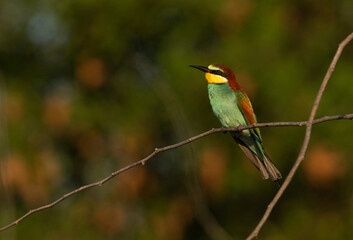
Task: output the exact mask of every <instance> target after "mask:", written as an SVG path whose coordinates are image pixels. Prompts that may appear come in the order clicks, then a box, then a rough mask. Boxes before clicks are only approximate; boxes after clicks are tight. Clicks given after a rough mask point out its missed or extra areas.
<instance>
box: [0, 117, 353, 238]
mask: <svg viewBox="0 0 353 240" xmlns="http://www.w3.org/2000/svg"><path fill="white" fill-rule="evenodd" d="M340 119H348V120H351V119H353V113H351V114H345V115H335V116H326V117H322V118H319V119H316V120H314V121H312V124H318V123H322V122H327V121H333V120H340ZM307 124H308V122H306V121H302V122H271V123H257V124H253V125H249V126H242V127H238V128H213V129H211V130H209V131H206V132H203V133H201V134H199V135H196V136H194V137H191V138H189V139H186V140H184V141H181V142H179V143H175V144H172V145H169V146H165V147H162V148H155V150H154V151H153V152H152V153H151V154H149V155H148V156H147V157H145V158H143V159H141V160H140V161H137V162H135V163H132V164H130V165H127V166H125V167H123V168H121V169H119V170H117V171H115V172H113V173H111V174H110V175H109V176H107V177H105V178H104V179H102V180H100V181H97V182H94V183H91V184H87V185H84V186H82V187H80V188H77V189H75V190H73V191H71V192H69V193H67V194H65V195H63V196H61V197H60V198H58V199H57V200H55V201H54V202H51V203H49V204H47V205H44V206H41V207H38V208H36V209H32V210H30V211H29V212H27V213H26V214H25V215H23V216H22V217H20V218H18V219H17V220H15V221H14V222H12V223H10V224H8V225H6V226H4V227H2V228H0V232H1V231H4V230H6V229H8V228H11V227H13V226H15V225H17V224H18V223H19V222H21V221H22V220H24V219H25V218H27V217H28V216H30V215H32V214H34V213H36V212H40V211H43V210H45V209H48V208H51V207H54V206H55V205H57V204H58V203H60V202H61V201H63V200H65V199H67V198H69V197H71V196H73V195H75V194H77V193H79V192H82V191H83V190H87V189H90V188H93V187H99V186H101V185H103V184H104V183H106V182H108V181H109V180H111V179H112V178H114V177H115V176H117V175H119V174H121V173H123V172H126V171H127V170H129V169H131V168H134V167H136V166H138V165H144V164H145V163H146V162H147V161H148V160H150V159H151V158H153V157H154V156H155V155H157V154H159V153H161V152H165V151H168V150H171V149H174V148H178V147H181V146H183V145H186V144H189V143H191V142H194V141H196V140H198V139H200V138H203V137H206V136H208V135H211V134H213V133H219V132H225V131H243V130H245V129H251V128H262V127H284V126H298V127H302V126H306V125H307Z"/></svg>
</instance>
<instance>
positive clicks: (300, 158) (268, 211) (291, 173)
mask: <svg viewBox="0 0 353 240" xmlns="http://www.w3.org/2000/svg"><path fill="white" fill-rule="evenodd" d="M352 39H353V32H352V33H351V34H349V35H348V36H347V37H346V38H345V39H344V40H343V41H342V42H341V43H340V44H339V45H338V49H337V51H336V54H335V56H334V57H333V59H332V62H331V64H330V67H329V68H328V70H327V72H326V75H325V77H324V79H323V81H322V83H321V86H320V89H319V91H318V93H317V95H316V98H315V101H314V104H313V107H312V109H311V112H310V115H309V120H308V121H307V123H306V131H305V137H304V141H303V144H302V147H301V149H300V152H299V155H298V158H297V160H296V161H295V163H294V165H293V167H292V169H291V170H290V171H289V173H288V176H287V177H286V179H285V181H284V182H283V184H282V186H281V188H280V189H279V190H278V192H277V193H276V195H275V196H274V198H273V200H272V201H271V202H270V204H269V205H268V206H267V209H266V211H265V213H264V215H263V217H262V218H261V220H260V221H259V223H258V224H257V226H256V227H255V229H254V230H253V232H252V233H251V234H250V235H249V236H248V238H247V240H251V239H253V238H255V237H257V236H258V234H259V231H260V229H261V228H262V226H263V225H264V224H265V222H266V221H267V219H268V217H269V216H270V214H271V212H272V210H273V208H274V206H275V205H276V204H277V202H278V200H279V199H280V197H281V196H282V194H283V192H284V190H286V188H287V187H288V185H289V183H290V182H291V181H292V179H293V176H294V174H295V173H296V171H297V169H298V167H299V165H300V164H301V163H302V161H303V160H304V157H305V153H306V150H307V148H308V144H309V141H310V136H311V128H312V125H313V124H314V123H315V121H314V118H315V115H316V112H317V109H318V107H319V104H320V101H321V97H322V94H323V92H324V91H325V88H326V85H327V82H328V81H329V79H330V78H331V75H332V72H333V71H334V70H335V66H336V63H337V61H338V59H339V57H340V56H341V53H342V51H343V49H344V47H345V46H346V45H347V44H348V43H349V42H350V41H351V40H352Z"/></svg>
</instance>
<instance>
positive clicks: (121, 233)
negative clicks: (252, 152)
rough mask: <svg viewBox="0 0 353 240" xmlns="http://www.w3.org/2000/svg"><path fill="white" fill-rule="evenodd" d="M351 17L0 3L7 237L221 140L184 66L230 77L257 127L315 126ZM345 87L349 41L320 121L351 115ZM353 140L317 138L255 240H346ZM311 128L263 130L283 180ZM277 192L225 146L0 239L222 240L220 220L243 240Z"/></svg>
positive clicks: (345, 9)
mask: <svg viewBox="0 0 353 240" xmlns="http://www.w3.org/2000/svg"><path fill="white" fill-rule="evenodd" d="M352 19H353V4H352V2H351V0H339V1H318V0H316V1H304V0H302V1H295V2H294V1H255V0H250V1H241V0H235V1H231V0H221V1H209V0H205V1H195V0H188V1H153V0H142V1H141V0H119V1H117V0H115V1H114V0H103V1H93V0H77V1H69V0H61V1H56V0H51V1H39V0H37V1H35V0H33V1H22V0H1V1H0V23H1V24H0V73H1V74H0V80H1V81H0V83H1V85H0V100H1V114H0V119H1V123H0V127H1V131H0V133H1V135H0V140H1V141H0V147H1V148H0V150H1V152H0V156H1V169H2V173H1V180H2V181H1V182H2V184H1V188H0V194H1V195H0V200H1V201H0V203H1V209H0V210H1V213H0V222H1V225H2V226H3V225H6V224H8V223H10V222H11V221H13V220H15V219H16V218H18V217H20V216H21V215H23V214H25V213H26V212H27V211H28V210H29V209H32V208H36V207H39V206H41V205H44V204H46V203H48V202H51V201H53V200H55V199H57V198H58V197H60V196H61V195H63V194H65V193H67V192H69V191H71V190H73V189H75V188H77V187H79V186H81V185H84V184H88V183H91V182H94V181H97V180H99V179H102V178H104V177H105V176H108V175H109V174H110V173H111V172H113V171H115V170H116V169H118V168H120V167H123V166H125V165H127V164H129V163H132V162H134V161H138V160H140V159H142V158H143V157H144V156H146V155H147V154H149V153H150V152H151V151H153V149H154V148H155V147H162V146H166V145H169V144H172V143H175V142H178V141H181V140H184V139H186V138H188V137H190V136H193V135H196V134H198V133H201V132H203V131H206V130H208V129H210V128H214V127H220V124H219V122H218V120H217V119H216V117H214V116H213V113H212V110H211V107H210V105H209V102H208V96H207V84H206V80H205V79H204V76H203V74H201V73H200V72H198V71H196V70H194V69H191V68H189V67H187V66H188V65H190V64H195V65H204V66H207V65H209V64H211V63H220V64H226V65H228V66H230V67H231V68H232V69H233V70H234V72H235V74H236V76H237V79H238V81H239V83H240V84H241V85H242V87H243V88H244V89H245V90H246V91H247V92H248V95H249V97H250V98H251V100H252V103H253V106H254V110H255V112H256V114H257V118H258V121H259V122H272V121H302V120H306V119H307V118H308V115H309V112H310V109H311V106H312V104H313V101H314V98H315V96H316V93H317V90H318V88H319V86H320V83H321V81H322V79H323V77H324V75H325V73H326V71H327V68H328V66H329V64H330V61H331V59H332V57H333V55H334V53H335V51H336V48H337V46H338V43H339V42H340V41H341V40H343V39H344V38H345V37H346V36H347V35H348V34H349V33H350V32H352V29H353V20H352ZM352 81H353V46H352V44H350V45H349V46H347V48H346V49H345V51H344V52H343V55H342V57H341V59H340V60H339V62H338V65H337V68H336V70H335V72H334V73H333V75H332V78H331V80H330V82H329V83H328V86H327V90H326V91H325V93H324V95H323V99H322V101H321V104H320V107H319V111H318V114H317V117H321V116H325V115H336V114H345V113H351V112H352V101H353V100H352V96H353V85H352ZM352 130H353V125H352V122H351V121H336V122H327V123H322V124H320V125H315V126H314V127H313V134H312V141H311V142H310V145H309V149H308V152H307V158H306V160H305V161H304V163H303V165H302V166H301V167H300V169H299V171H298V173H297V174H296V175H295V177H294V179H293V181H292V183H291V185H290V186H289V188H288V190H287V191H286V192H285V194H284V196H283V197H282V198H281V199H280V201H279V203H278V205H277V206H276V207H275V209H274V211H273V213H272V215H271V216H270V219H269V221H268V222H267V223H266V224H265V226H264V228H263V230H262V231H261V232H260V238H261V239H271V240H273V239H275V240H276V239H278V240H279V239H350V238H352V237H353V187H352V184H353V177H352V175H351V174H350V173H351V171H352V168H353V164H352V160H353V159H352V147H353V143H352ZM304 131H305V129H304V128H298V127H282V128H266V129H262V135H263V139H264V144H265V147H266V149H267V151H268V152H269V154H270V156H271V157H272V159H273V161H274V162H275V164H276V166H277V167H278V168H279V169H280V171H281V172H282V174H283V175H284V176H286V175H287V173H288V171H289V170H290V168H291V166H292V164H293V163H294V161H295V159H296V157H297V155H298V152H299V149H300V147H301V143H302V140H303V137H304ZM277 190H278V189H277V187H276V185H275V184H273V183H272V182H271V181H263V180H262V179H261V177H260V174H259V173H258V172H257V171H256V169H255V168H253V166H252V165H251V163H250V161H248V160H247V159H246V158H245V157H244V155H243V153H242V152H241V151H240V149H239V148H238V147H237V146H236V144H235V142H234V141H233V140H232V139H231V137H230V136H229V135H224V134H221V133H220V134H215V135H212V136H209V137H207V138H203V139H201V140H199V141H197V142H194V143H192V144H189V145H188V146H184V147H182V148H180V149H175V150H171V151H169V152H165V153H161V154H160V155H159V156H157V157H155V158H154V159H153V160H151V161H150V162H148V163H147V164H146V166H144V167H138V168H135V169H132V170H130V171H129V172H127V173H124V174H123V175H121V176H119V177H117V178H115V179H114V180H112V181H110V182H108V183H106V184H105V185H103V186H101V187H99V188H96V189H92V190H88V191H85V192H82V193H79V194H77V195H75V196H74V197H72V198H70V199H67V200H65V201H64V202H62V203H60V204H59V205H57V206H55V207H54V208H52V209H49V210H46V211H43V212H41V213H38V214H34V215H32V216H30V217H29V218H27V219H26V220H24V221H23V222H21V223H20V224H19V225H18V226H15V227H13V228H11V229H9V230H7V231H5V232H2V233H0V239H10V240H11V239H54V240H55V239H147V240H148V239H168V240H179V239H220V240H222V239H225V238H223V237H222V236H223V235H219V233H217V232H215V231H214V230H213V229H212V226H213V227H214V224H213V223H214V222H217V223H218V226H221V227H222V228H223V230H224V231H226V232H228V234H229V235H230V236H232V237H233V238H234V239H244V238H245V237H246V236H247V235H248V234H249V233H250V232H251V231H252V229H253V228H254V227H255V225H256V224H257V222H258V220H259V219H260V217H261V216H262V214H263V213H264V211H265V209H266V207H267V204H268V203H269V202H270V200H271V199H272V197H273V196H274V194H275V193H276V191H277ZM195 199H196V200H195ZM210 219H211V220H210ZM210 221H211V222H212V223H210Z"/></svg>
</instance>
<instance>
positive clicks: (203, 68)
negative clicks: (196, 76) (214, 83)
mask: <svg viewBox="0 0 353 240" xmlns="http://www.w3.org/2000/svg"><path fill="white" fill-rule="evenodd" d="M189 67H192V68H196V69H198V70H201V71H203V72H210V71H211V70H210V69H208V67H203V66H197V65H189Z"/></svg>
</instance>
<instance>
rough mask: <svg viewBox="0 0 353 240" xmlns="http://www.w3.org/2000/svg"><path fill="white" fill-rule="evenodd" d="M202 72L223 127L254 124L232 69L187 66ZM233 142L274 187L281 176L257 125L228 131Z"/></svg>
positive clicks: (249, 106)
mask: <svg viewBox="0 0 353 240" xmlns="http://www.w3.org/2000/svg"><path fill="white" fill-rule="evenodd" d="M189 67H192V68H196V69H198V70H201V71H202V72H204V73H205V77H206V80H207V82H208V96H209V100H210V103H211V107H212V110H213V113H214V114H215V115H216V117H217V118H218V119H219V121H220V122H221V124H222V126H223V127H225V128H230V127H231V128H236V127H239V126H247V125H250V124H255V123H257V119H256V115H255V113H254V110H253V107H252V105H251V102H250V99H249V97H248V96H247V94H246V92H245V91H244V90H243V89H242V88H241V87H240V85H239V83H238V82H237V80H236V78H235V75H234V73H233V71H232V70H231V69H230V68H229V67H228V66H226V65H222V64H211V65H209V66H208V67H204V66H198V65H190V66H189ZM230 134H231V136H232V137H233V139H234V140H235V142H236V143H237V144H238V145H239V147H240V149H241V150H242V151H243V152H244V154H245V155H246V156H247V157H248V158H249V159H250V160H251V162H252V163H253V165H254V166H255V167H256V168H257V169H258V170H259V171H260V173H261V175H262V178H263V179H268V178H270V179H271V180H272V181H274V182H275V183H276V184H277V185H278V186H280V180H279V179H281V178H282V175H281V173H280V171H279V170H278V169H277V168H276V167H275V165H274V164H273V162H272V161H271V159H270V157H269V155H268V154H267V153H266V152H265V149H264V146H263V143H262V137H261V133H260V129H259V128H252V129H247V130H243V131H241V132H230Z"/></svg>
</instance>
